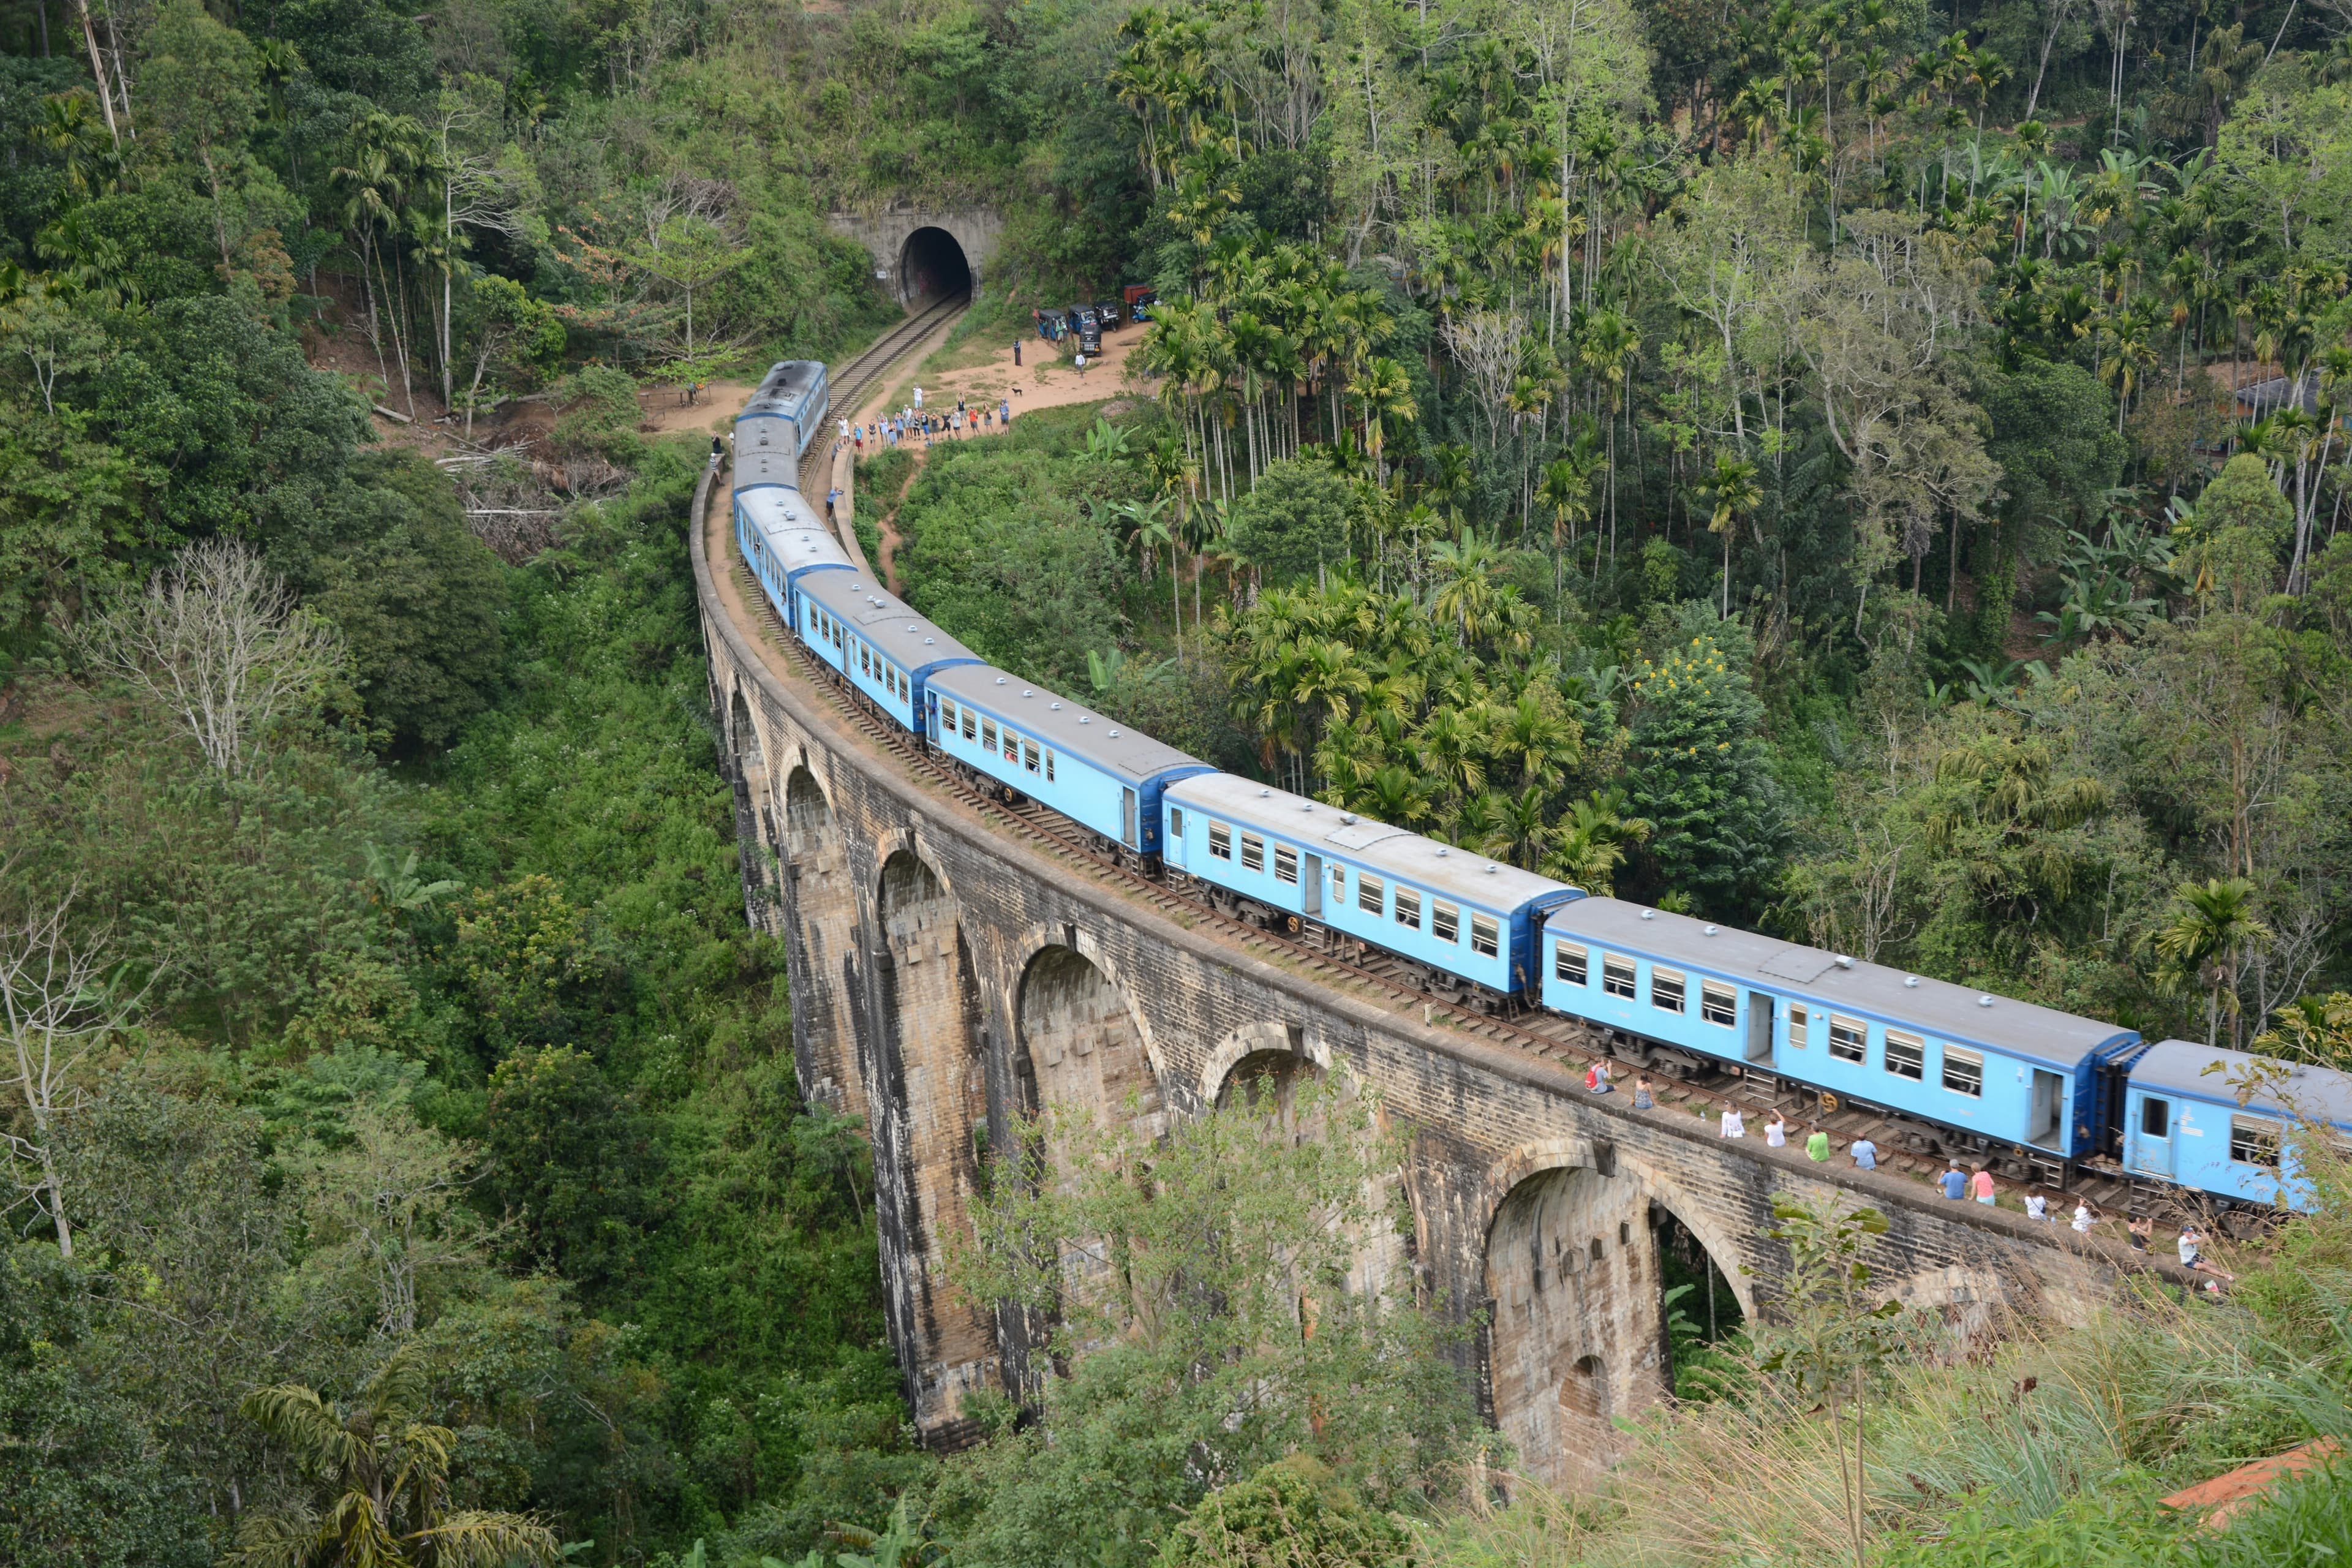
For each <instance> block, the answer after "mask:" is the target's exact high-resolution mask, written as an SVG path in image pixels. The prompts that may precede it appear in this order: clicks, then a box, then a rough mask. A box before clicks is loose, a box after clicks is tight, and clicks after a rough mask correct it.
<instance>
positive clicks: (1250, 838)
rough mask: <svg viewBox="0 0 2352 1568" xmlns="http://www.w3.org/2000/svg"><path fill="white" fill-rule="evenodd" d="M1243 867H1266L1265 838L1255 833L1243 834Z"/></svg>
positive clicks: (1256, 868)
mask: <svg viewBox="0 0 2352 1568" xmlns="http://www.w3.org/2000/svg"><path fill="white" fill-rule="evenodd" d="M1242 869H1243V870H1244V871H1263V870H1265V839H1263V838H1260V837H1258V836H1257V835H1256V834H1255V833H1244V834H1243V835H1242Z"/></svg>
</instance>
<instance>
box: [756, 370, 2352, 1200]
mask: <svg viewBox="0 0 2352 1568" xmlns="http://www.w3.org/2000/svg"><path fill="white" fill-rule="evenodd" d="M824 410H825V384H824V366H822V365H815V364H812V363H808V362H804V361H792V362H787V363H782V364H779V365H777V366H776V367H775V368H774V369H773V370H772V371H771V372H770V373H769V375H768V379H767V380H766V381H764V382H762V383H761V391H760V395H758V396H756V397H754V398H753V399H752V400H751V402H750V403H749V404H747V405H745V407H744V410H743V414H742V416H741V418H740V419H739V420H738V421H737V423H736V442H735V451H736V471H735V493H734V520H735V532H736V542H737V545H738V548H739V549H740V551H741V552H742V555H743V559H744V560H745V561H746V562H747V563H750V564H751V568H752V571H753V573H754V574H756V575H757V577H758V578H759V581H760V584H761V590H762V592H764V593H765V594H766V595H767V596H768V599H769V601H770V603H771V604H772V605H773V606H774V607H775V609H776V612H777V614H778V615H779V616H781V617H782V621H783V623H784V625H785V626H788V627H790V628H791V629H792V632H793V635H794V636H795V637H798V638H800V640H801V641H802V642H803V644H804V645H805V646H806V647H808V648H809V650H810V651H811V652H812V653H813V654H814V656H815V657H816V658H820V659H822V660H823V661H824V664H825V665H826V666H827V668H830V669H831V670H832V671H833V673H834V675H835V679H838V680H839V681H840V682H841V683H842V684H843V685H844V686H845V687H847V688H848V689H850V690H851V691H853V692H854V693H856V695H857V697H858V698H859V699H861V700H863V701H865V702H866V705H867V706H868V707H870V708H871V709H873V710H875V711H877V712H878V713H882V714H886V715H887V716H888V718H889V720H890V721H891V722H892V723H894V724H897V725H898V727H899V728H900V729H901V730H903V731H907V732H908V734H910V735H912V736H913V737H915V738H916V739H917V740H918V741H919V742H920V743H921V744H922V745H923V746H925V747H926V748H927V749H929V751H930V752H932V753H933V754H934V755H936V756H938V757H939V758H940V759H941V760H942V761H943V762H944V763H947V764H948V765H949V766H950V767H951V768H953V769H954V770H955V771H956V772H958V773H960V774H961V775H962V776H963V777H965V778H966V779H968V780H970V781H971V783H973V784H975V785H978V786H980V787H982V788H984V789H992V790H995V791H997V792H999V793H1001V794H1003V795H1007V796H1009V797H1014V798H1018V797H1022V796H1025V797H1027V798H1029V799H1033V800H1035V801H1037V802H1039V803H1040V804H1042V805H1046V806H1049V807H1051V808H1052V809H1053V810H1055V811H1056V812H1058V813H1060V814H1061V815H1062V816H1065V817H1066V818H1067V819H1069V820H1070V821H1071V822H1073V823H1076V825H1077V826H1080V827H1081V828H1083V829H1084V830H1085V831H1086V833H1087V836H1088V837H1090V839H1091V840H1092V842H1093V845H1094V847H1095V848H1096V849H1097V851H1098V852H1100V853H1102V854H1104V855H1105V856H1107V857H1109V858H1114V859H1116V860H1118V861H1119V862H1121V863H1123V864H1126V865H1129V866H1132V867H1135V868H1139V869H1141V870H1143V871H1145V872H1146V873H1147V874H1150V875H1153V876H1159V877H1164V878H1165V879H1167V880H1168V881H1169V882H1170V883H1171V885H1174V886H1181V887H1189V888H1192V889H1196V890H1197V891H1198V892H1199V893H1200V894H1201V895H1202V896H1203V897H1205V898H1206V899H1207V900H1209V901H1210V902H1211V903H1212V904H1213V905H1214V906H1216V907H1218V908H1220V909H1223V910H1226V911H1228V912H1230V913H1233V914H1235V915H1238V916H1240V917H1243V918H1244V919H1248V920H1252V921H1257V922H1259V923H1261V924H1264V925H1265V926H1267V927H1269V928H1272V929H1279V930H1284V931H1291V932H1296V933H1298V934H1301V935H1305V936H1307V937H1309V938H1310V939H1312V940H1315V941H1317V942H1321V943H1323V944H1324V945H1325V946H1326V947H1327V948H1333V949H1342V950H1351V951H1356V952H1379V953H1381V954H1384V955H1387V956H1388V957H1389V958H1391V959H1392V960H1394V961H1396V963H1398V964H1399V965H1401V966H1402V968H1403V970H1404V971H1405V972H1406V973H1407V974H1408V975H1410V977H1411V978H1412V979H1413V980H1414V981H1415V982H1417V983H1418V984H1420V985H1421V986H1422V987H1423V989H1424V990H1426V991H1428V992H1429V993H1431V994H1433V995H1436V996H1439V997H1442V998H1444V999H1446V1000H1448V1001H1449V1002H1452V1003H1454V1004H1456V1005H1465V1006H1470V1007H1476V1008H1481V1009H1484V1010H1486V1011H1489V1012H1494V1013H1498V1014H1512V1013H1517V1012H1519V1011H1522V1010H1525V1009H1528V1008H1541V1009H1543V1010H1545V1011H1548V1012H1550V1013H1555V1014H1559V1015H1561V1016H1567V1017H1571V1018H1575V1019H1578V1020H1580V1021H1581V1022H1582V1023H1584V1024H1585V1025H1587V1026H1590V1027H1591V1028H1592V1029H1594V1030H1595V1031H1597V1032H1598V1033H1599V1034H1600V1036H1601V1038H1602V1040H1603V1041H1604V1042H1605V1043H1606V1046H1607V1048H1608V1049H1609V1050H1610V1051H1611V1053H1612V1054H1613V1055H1615V1056H1618V1057H1621V1058H1625V1059H1627V1060H1630V1061H1633V1062H1637V1063H1640V1064H1641V1065H1642V1066H1643V1067H1644V1068H1648V1069H1650V1070H1653V1071H1657V1072H1661V1073H1666V1074H1671V1075H1674V1076H1676V1077H1683V1076H1688V1075H1690V1074H1692V1073H1695V1072H1698V1071H1702V1070H1706V1069H1709V1068H1719V1069H1727V1070H1731V1071H1736V1072H1740V1073H1745V1074H1748V1075H1752V1076H1765V1077H1769V1078H1770V1079H1773V1080H1775V1081H1776V1082H1779V1083H1782V1084H1788V1085H1794V1086H1798V1087H1801V1088H1802V1089H1807V1090H1810V1091H1811V1092H1813V1093H1815V1094H1817V1095H1819V1096H1820V1099H1821V1103H1822V1106H1823V1108H1824V1109H1831V1110H1834V1109H1836V1108H1837V1107H1839V1106H1841V1105H1848V1104H1851V1105H1856V1106H1862V1107H1866V1108H1869V1109H1872V1110H1877V1111H1880V1112H1883V1113H1885V1114H1886V1115H1888V1116H1889V1117H1892V1118H1895V1119H1897V1120H1899V1121H1902V1122H1903V1123H1904V1124H1905V1126H1906V1129H1907V1130H1908V1131H1907V1138H1908V1141H1909V1142H1911V1144H1912V1145H1913V1147H1915V1148H1916V1149H1918V1150H1921V1151H1922V1152H1948V1153H1951V1154H1954V1155H1956V1156H1982V1157H1987V1158H1990V1159H1993V1160H1996V1161H1999V1162H2000V1163H2004V1164H2005V1165H2007V1166H2008V1168H2009V1169H2010V1170H2011V1172H2012V1173H2016V1174H2020V1175H2029V1174H2033V1173H2041V1174H2043V1175H2046V1176H2048V1177H2050V1178H2052V1179H2053V1180H2055V1181H2057V1182H2058V1183H2059V1184H2064V1183H2065V1182H2066V1181H2067V1180H2068V1179H2069V1178H2070V1177H2071V1176H2072V1174H2073V1173H2074V1169H2075V1167H2076V1166H2077V1165H2078V1164H2079V1163H2082V1162H2084V1161H2095V1162H2098V1163H2100V1165H2101V1167H2102V1168H2103V1169H2113V1170H2116V1171H2119V1172H2121V1173H2124V1174H2126V1175H2128V1176H2129V1177H2130V1178H2131V1179H2132V1180H2133V1181H2135V1182H2136V1183H2144V1184H2160V1185H2163V1186H2168V1187H2172V1188H2183V1189H2189V1190H2190V1191H2193V1192H2195V1193H2198V1194H2204V1195H2205V1196H2206V1197H2207V1198H2209V1199H2210V1200H2212V1201H2214V1202H2217V1203H2219V1204H2221V1205H2225V1206H2232V1205H2236V1206H2243V1207H2245V1208H2248V1209H2252V1210H2268V1209H2274V1208H2280V1207H2288V1208H2292V1207H2299V1206H2305V1205H2307V1204H2308V1201H2309V1193H2310V1187H2309V1183H2308V1180H2307V1178H2306V1177H2305V1175H2304V1174H2303V1173H2302V1172H2301V1171H2300V1169H2299V1167H2298V1165H2297V1163H2296V1157H2295V1155H2294V1151H2293V1147H2292V1141H2291V1140H2289V1139H2287V1138H2286V1136H2285V1131H2286V1128H2287V1126H2288V1125H2289V1124H2290V1123H2291V1122H2293V1121H2295V1120H2296V1119H2297V1118H2298V1117H2302V1118H2307V1119H2310V1120H2312V1121H2315V1122H2316V1123H2318V1124H2320V1125H2321V1126H2322V1127H2323V1128H2324V1129H2325V1130H2326V1131H2327V1133H2328V1135H2330V1136H2332V1137H2334V1138H2336V1140H2338V1142H2339V1144H2340V1145H2341V1146H2343V1147H2345V1148H2346V1149H2347V1151H2352V1076H2347V1075H2346V1074H2343V1073H2339V1072H2332V1071H2329V1070H2327V1069H2325V1068H2303V1067H2298V1068H2285V1067H2284V1065H2283V1064H2276V1063H2271V1064H2267V1065H2265V1064H2264V1063H2263V1060H2262V1059H2261V1058H2252V1057H2245V1056H2241V1055H2239V1054H2238V1053H2235V1052H2231V1051H2221V1050H2215V1049H2212V1048H2210V1047H2204V1046H2198V1045H2191V1044H2189V1043H2187V1042H2185V1041H2179V1040H2167V1041H2164V1042H2162V1043H2161V1044H2157V1045H2150V1044H2149V1043H2147V1041H2145V1040H2143V1039H2142V1038H2141V1037H2139V1036H2138V1035H2137V1033H2135V1032H2133V1031H2132V1030H2129V1029H2123V1028H2118V1027H2116V1026H2114V1025H2112V1024H2106V1023H2102V1022H2100V1021H2099V1020H2097V1019H2094V1018H2084V1017H2077V1016H2074V1015H2071V1014H2066V1013H2060V1012H2056V1011H2054V1010H2053V1009H2051V1008H2047V1007H2040V1006H2036V1005H2033V1004H2032V1003H2028V1002H2019V1001H2015V1000H2012V999H2011V998H2008V997H2003V996H1996V995H1990V994H1985V993H1982V992H1977V991H1971V990H1969V989H1968V988H1966V987H1964V986H1958V985H1952V984H1947V983H1945V982H1943V981H1939V980H1933V979H1929V978H1927V976H1925V975H1918V974H1908V973H1904V972H1903V971H1901V970H1897V969H1890V968H1887V967H1885V966H1884V965H1881V964H1875V963H1861V962H1858V961H1856V960H1854V959H1853V958H1850V957H1846V956H1843V955H1842V954H1838V953H1832V952H1823V951H1822V950H1821V949H1819V948H1812V947H1806V946H1804V945H1802V944H1800V943H1794V942H1780V941H1778V940H1776V939H1774V938H1771V937H1767V936H1762V935H1759V934H1758V933H1756V932H1753V931H1737V930H1733V929H1731V928H1728V927H1722V926H1717V925H1713V924H1710V923H1708V922H1706V921H1699V920H1695V919H1692V918H1691V917H1689V916H1686V915H1678V914H1672V913H1669V912H1667V911H1665V910H1654V909H1649V908H1645V907H1643V906H1642V905H1639V904H1633V903H1629V902H1626V901H1625V900H1619V899H1610V898H1589V897H1587V896H1586V895H1585V893H1584V891H1583V890H1582V889H1578V888H1573V887H1570V886H1567V885H1566V884H1564V883H1560V882H1556V881H1553V880H1551V879H1549V878H1545V877H1539V876H1536V875H1534V874H1532V873H1530V872H1527V871H1522V870H1519V869H1517V868H1514V867H1511V866H1508V865H1505V864H1503V863H1501V862H1498V861H1496V860H1491V859H1489V858H1486V857H1485V856H1483V855H1479V854H1476V853H1475V852H1473V851H1469V850H1465V849H1462V848H1458V847H1454V846H1452V845H1448V844H1444V843H1440V842H1438V841H1437V840H1435V839H1432V838H1427V837H1423V836H1421V835H1419V834H1416V833H1412V832H1410V831H1408V830H1406V829H1404V828H1401V827H1395V826H1390V825H1388V824H1385V823H1381V822H1376V821H1373V820H1372V819H1370V818H1369V817H1364V816H1359V815H1358V814H1355V813H1352V812H1346V811H1341V810H1339V809H1338V808H1337V807H1334V806H1331V805H1326V804H1324V803H1322V802H1319V801H1314V800H1308V799H1307V798H1305V797H1304V796H1301V795H1292V794H1289V793H1288V792H1286V791H1284V790H1279V789H1275V788H1272V787H1270V786H1268V785H1265V784H1256V783H1254V782H1252V781H1250V780H1247V779H1242V778H1236V777H1234V775H1232V774H1230V773H1220V772H1218V771H1217V770H1216V769H1214V768H1213V767H1211V766H1210V765H1209V764H1207V763H1203V762H1201V761H1200V760H1198V759H1197V758H1194V757H1190V756H1187V755H1185V754H1184V753H1183V752H1180V751H1177V750H1176V749H1174V748H1173V747H1171V746H1167V745H1163V744H1161V743H1160V742H1158V741H1156V740H1154V739H1152V738H1151V737H1150V736H1149V735H1146V734H1143V733H1141V732H1139V731H1135V730H1133V729H1131V728H1129V727H1128V726H1126V725H1123V724H1121V723H1119V722H1118V721H1116V720H1112V719H1109V718H1107V717H1105V716H1104V715H1102V714H1100V713H1098V712H1096V711H1094V710H1091V709H1089V708H1088V707H1087V705H1085V704H1084V703H1080V702H1074V701H1071V700H1069V699H1067V698H1065V697H1063V696H1060V695H1059V694H1057V693H1055V692H1052V691H1048V690H1046V689H1043V688H1041V687H1038V686H1036V685H1034V683H1032V682H1028V681H1024V680H1023V679H1021V678H1020V677H1019V676H1017V675H1014V674H1013V673H1012V672H1011V671H1009V670H1004V669H1000V668H996V667H995V666H993V665H992V664H990V663H988V662H987V661H986V660H985V659H983V658H981V657H980V656H979V655H977V654H975V653H973V652H972V651H971V649H970V648H967V647H964V646H963V645H962V644H961V643H960V642H958V641H957V640H956V639H955V638H954V637H950V636H949V635H948V634H947V633H946V632H945V631H944V630H942V629H941V628H940V627H939V626H936V625H934V624H933V623H932V622H930V621H929V620H928V619H926V618H925V617H924V616H920V615H919V614H917V613H916V612H915V611H914V610H913V609H912V608H910V607H909V606H908V605H906V604H905V603H904V602H903V601H901V600H899V599H898V597H896V596H895V595H892V594H890V593H889V592H888V591H887V589H885V588H884V587H883V586H882V585H880V584H877V583H875V582H874V581H872V580H871V578H869V577H868V576H867V575H866V574H865V572H864V571H862V570H861V569H860V568H859V567H858V566H857V565H856V563H854V562H852V561H851V559H850V558H849V556H848V554H847V553H846V552H845V551H844V550H843V549H842V547H841V545H840V543H839V542H837V541H836V540H835V536H834V535H833V533H832V532H831V531H829V530H827V529H826V528H825V527H824V525H823V522H822V520H821V519H819V518H817V517H816V516H814V514H813V513H812V511H811V510H810V507H809V504H808V502H807V500H806V499H805V498H804V497H803V496H802V495H801V493H800V490H799V489H798V483H797V463H798V459H799V457H800V454H801V451H802V450H803V447H805V445H806V443H807V441H808V440H809V439H812V438H814V434H815V432H816V429H817V426H818V424H819V423H820V422H821V421H822V420H823V418H824ZM2216 1064H2218V1065H2216ZM2208 1068H2213V1070H2212V1071H2211V1072H2209V1071H2208V1070H2207V1069H2208ZM2254 1069H2263V1070H2260V1071H2258V1072H2256V1073H2255V1077H2254V1079H2253V1080H2252V1082H2251V1085H2250V1087H2249V1089H2248V1090H2247V1093H2246V1098H2245V1101H2244V1103H2240V1098H2239V1087H2238V1085H2239V1080H2243V1079H2245V1078H2246V1075H2247V1074H2248V1072H2249V1071H2252V1070H2254ZM2110 1162H2112V1164H2110Z"/></svg>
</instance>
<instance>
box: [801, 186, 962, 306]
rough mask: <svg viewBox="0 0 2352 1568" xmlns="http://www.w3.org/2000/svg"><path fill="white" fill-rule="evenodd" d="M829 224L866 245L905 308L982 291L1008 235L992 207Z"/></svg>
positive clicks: (891, 210) (859, 217)
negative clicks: (1000, 241)
mask: <svg viewBox="0 0 2352 1568" xmlns="http://www.w3.org/2000/svg"><path fill="white" fill-rule="evenodd" d="M827 221H828V222H829V223H830V224H831V225H832V226H833V230H834V232H835V233H836V234H840V235H844V236H846V237H849V238H851V239H854V240H856V241H857V242H858V243H859V244H860V245H863V246H864V247H866V251H867V253H868V254H869V255H871V256H872V257H873V258H874V276H875V277H876V278H877V279H880V280H881V281H883V282H885V283H887V284H888V285H889V286H890V291H891V293H892V295H893V296H895V297H896V298H897V300H898V303H900V304H901V305H911V304H913V303H914V302H915V301H916V300H923V299H932V298H937V297H939V296H940V295H946V294H960V293H961V292H963V291H964V290H965V289H978V288H979V287H980V280H981V274H982V270H983V269H984V268H986V267H987V266H988V265H989V263H991V262H992V261H993V260H994V259H995V258H996V242H997V240H998V238H999V237H1001V236H1002V235H1003V232H1004V220H1003V218H1001V217H999V216H997V215H996V213H995V212H994V211H993V210H992V209H991V208H988V207H959V208H955V209H953V210H950V211H947V212H918V211H916V210H914V209H913V208H911V207H898V206H889V207H885V208H883V209H882V210H880V211H879V212H875V213H835V214H834V215H833V216H832V217H831V218H829V219H828V220H827Z"/></svg>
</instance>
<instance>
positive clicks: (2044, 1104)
mask: <svg viewBox="0 0 2352 1568" xmlns="http://www.w3.org/2000/svg"><path fill="white" fill-rule="evenodd" d="M2065 1100H2066V1080H2065V1079H2062V1078H2060V1077H2059V1076H2058V1075H2057V1074H2056V1073H2054V1072H2044V1071H2042V1069H2041V1068H2034V1069H2033V1110H2032V1115H2031V1116H2030V1117H2029V1118H2028V1120H2027V1121H2026V1124H2025V1141H2026V1142H2029V1143H2039V1144H2041V1145H2042V1147H2043V1148H2045V1149H2055V1148H2057V1147H2059V1145H2060V1143H2061V1142H2062V1140H2061V1139H2060V1137H2059V1125H2058V1110H2059V1108H2060V1107H2061V1106H2063V1104H2064V1103H2065Z"/></svg>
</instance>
